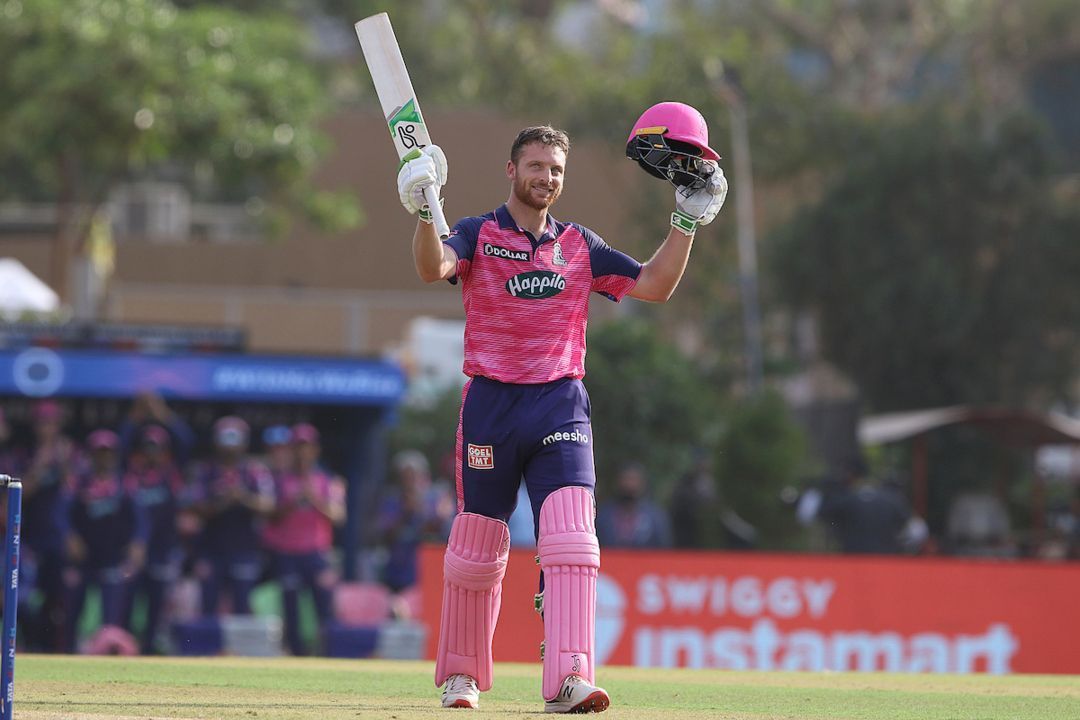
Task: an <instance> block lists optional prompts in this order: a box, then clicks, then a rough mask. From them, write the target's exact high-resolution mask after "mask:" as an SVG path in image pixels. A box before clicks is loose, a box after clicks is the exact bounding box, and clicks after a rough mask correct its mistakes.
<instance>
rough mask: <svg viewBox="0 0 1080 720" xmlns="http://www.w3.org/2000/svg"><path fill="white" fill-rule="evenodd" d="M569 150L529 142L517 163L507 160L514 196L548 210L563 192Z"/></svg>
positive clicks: (507, 173) (533, 206)
mask: <svg viewBox="0 0 1080 720" xmlns="http://www.w3.org/2000/svg"><path fill="white" fill-rule="evenodd" d="M565 170H566V153H565V152H563V150H562V148H560V147H556V146H554V145H544V144H543V143H529V144H528V145H525V146H523V147H522V148H521V155H520V156H519V157H518V160H517V162H516V163H513V162H508V163H506V176H507V177H508V178H510V182H511V183H513V191H514V197H516V198H517V199H518V200H520V201H521V202H522V203H524V204H525V205H528V206H529V207H531V208H533V209H535V210H547V209H548V208H549V207H551V206H552V205H554V204H555V201H556V200H558V199H559V195H560V194H561V193H562V183H563V173H564V171H565Z"/></svg>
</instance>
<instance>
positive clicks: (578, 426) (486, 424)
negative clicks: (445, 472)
mask: <svg viewBox="0 0 1080 720" xmlns="http://www.w3.org/2000/svg"><path fill="white" fill-rule="evenodd" d="M590 414H591V408H590V405H589V394H588V393H587V392H585V386H584V385H583V384H582V383H581V381H580V380H577V379H574V378H563V379H562V380H555V381H553V382H549V383H543V384H540V385H510V384H506V383H501V382H497V381H495V380H489V379H488V378H485V377H475V378H472V379H471V380H469V381H468V382H467V383H466V384H465V390H464V392H463V393H462V402H461V421H460V423H459V424H458V435H457V460H458V476H457V496H458V510H459V511H463V512H471V513H477V514H478V515H485V516H487V517H492V518H497V519H499V520H504V521H505V520H508V519H509V518H510V515H511V514H512V513H513V512H514V506H515V505H516V504H517V494H518V487H519V486H520V485H521V481H522V479H524V480H525V489H526V490H527V491H528V493H529V500H530V502H531V503H532V511H533V527H534V528H535V527H537V524H538V521H539V518H540V506H541V505H543V504H544V500H546V499H547V496H548V495H550V494H551V493H553V492H554V491H556V490H558V489H559V488H563V487H568V486H571V485H578V486H581V487H587V488H589V490H590V491H593V490H594V489H595V487H596V471H595V469H594V466H593V452H592V442H593V436H592V425H591V424H590V422H589V416H590ZM534 533H535V530H534Z"/></svg>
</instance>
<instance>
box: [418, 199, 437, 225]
mask: <svg viewBox="0 0 1080 720" xmlns="http://www.w3.org/2000/svg"><path fill="white" fill-rule="evenodd" d="M442 204H443V198H439V207H442ZM416 216H417V217H418V218H420V221H421V222H426V223H427V224H428V225H430V224H432V223H433V222H435V220H434V218H432V217H431V208H429V207H428V206H427V203H424V206H423V207H422V208H420V209H419V210H417V211H416Z"/></svg>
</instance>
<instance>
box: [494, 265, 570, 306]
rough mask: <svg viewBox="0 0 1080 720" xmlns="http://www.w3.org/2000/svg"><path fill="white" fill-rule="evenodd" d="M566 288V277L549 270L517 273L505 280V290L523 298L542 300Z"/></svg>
mask: <svg viewBox="0 0 1080 720" xmlns="http://www.w3.org/2000/svg"><path fill="white" fill-rule="evenodd" d="M565 289H566V278H564V277H563V276H562V275H560V274H559V273H557V272H552V271H550V270H533V271H532V272H524V273H518V274H517V275H515V276H513V277H512V278H510V279H509V280H507V281H506V292H508V293H510V294H511V295H512V296H513V297H516V298H523V299H525V300H543V299H544V298H549V297H554V296H555V295H558V294H559V293H561V292H562V291H563V290H565Z"/></svg>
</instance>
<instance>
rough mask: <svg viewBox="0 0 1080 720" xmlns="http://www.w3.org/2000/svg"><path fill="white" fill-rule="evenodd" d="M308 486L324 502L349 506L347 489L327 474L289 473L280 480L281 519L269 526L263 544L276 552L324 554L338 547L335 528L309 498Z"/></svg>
mask: <svg viewBox="0 0 1080 720" xmlns="http://www.w3.org/2000/svg"><path fill="white" fill-rule="evenodd" d="M305 486H307V487H309V488H310V492H312V493H314V494H315V496H316V497H318V498H319V500H320V501H322V502H324V503H330V504H340V503H344V502H345V488H344V486H343V485H342V484H341V483H339V482H335V481H334V478H332V477H331V476H330V475H328V474H327V473H325V472H323V471H321V470H312V471H311V472H310V473H309V474H308V475H307V476H306V477H302V476H300V475H296V474H294V473H289V474H287V475H284V476H282V477H280V478H278V480H277V504H278V508H279V515H278V517H277V518H276V519H275V520H273V521H272V522H270V523H268V524H267V525H266V527H265V529H264V532H263V542H264V543H265V544H266V545H267V546H268V547H269V548H270V549H271V550H274V551H276V552H281V553H290V554H303V553H315V552H324V551H326V550H330V549H331V548H332V547H333V545H334V524H333V523H332V522H331V521H330V518H328V517H326V516H325V515H323V514H322V513H321V512H319V511H318V510H316V509H315V508H314V507H313V506H312V505H311V503H310V502H308V500H307V499H306V498H305V496H304V492H305Z"/></svg>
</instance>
